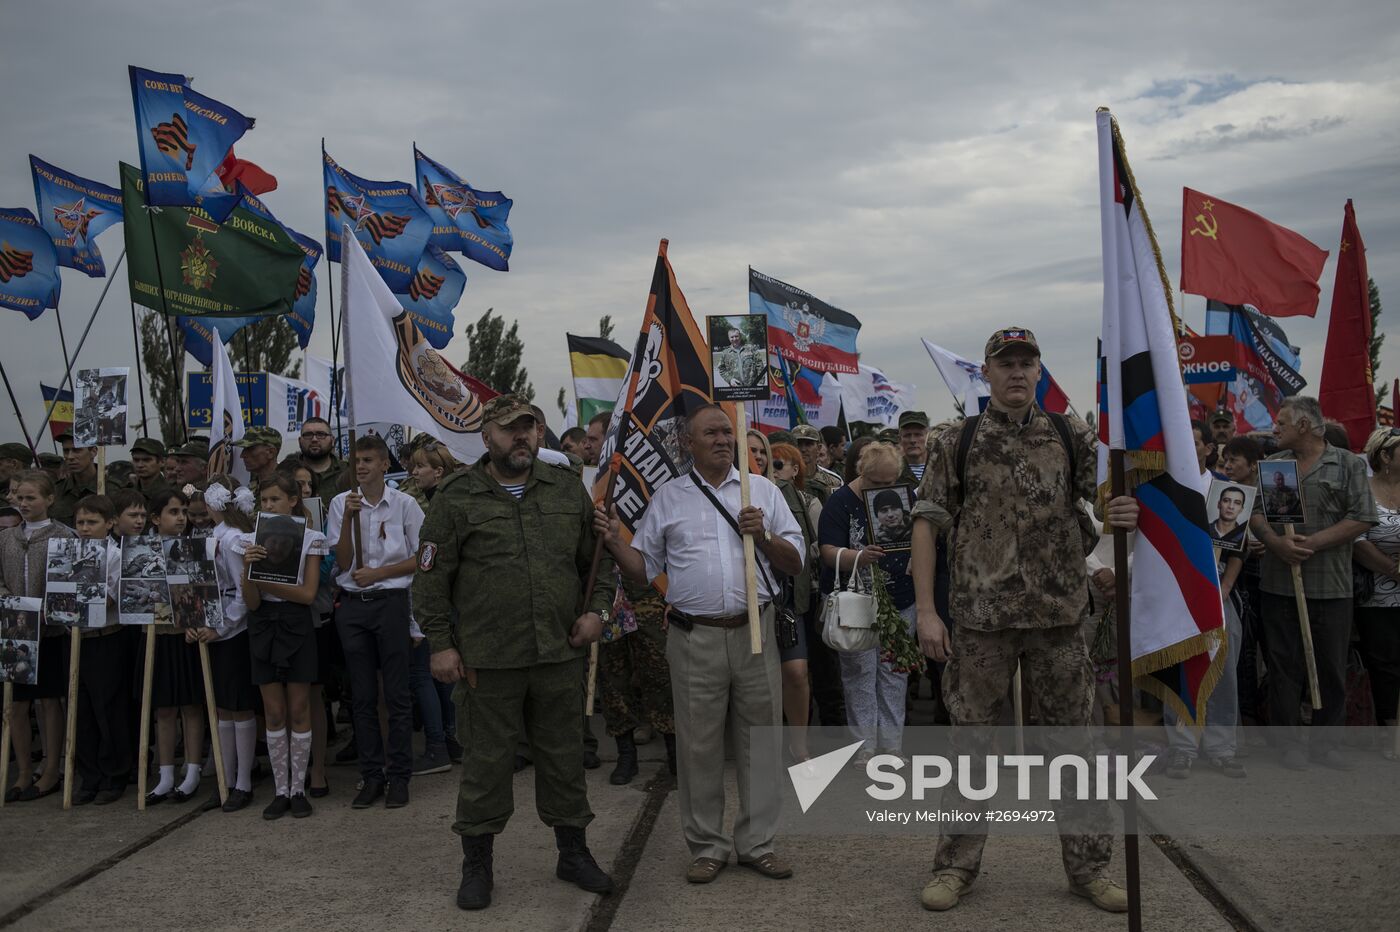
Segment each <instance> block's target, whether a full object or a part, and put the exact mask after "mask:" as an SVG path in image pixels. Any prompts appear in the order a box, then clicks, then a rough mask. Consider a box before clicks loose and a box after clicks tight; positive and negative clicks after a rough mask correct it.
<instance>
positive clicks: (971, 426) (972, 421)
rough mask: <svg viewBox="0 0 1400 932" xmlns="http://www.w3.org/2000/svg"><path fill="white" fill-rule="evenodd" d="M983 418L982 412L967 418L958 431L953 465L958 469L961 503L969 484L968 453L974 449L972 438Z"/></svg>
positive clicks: (959, 498)
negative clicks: (956, 449) (964, 490)
mask: <svg viewBox="0 0 1400 932" xmlns="http://www.w3.org/2000/svg"><path fill="white" fill-rule="evenodd" d="M981 419H982V415H980V414H974V415H973V416H972V417H969V418H965V419H964V420H963V424H962V428H961V429H960V430H959V431H958V452H957V454H956V455H955V456H954V458H953V466H954V467H955V468H956V470H957V472H956V475H957V477H958V502H959V503H961V502H962V497H963V489H964V488H965V487H966V486H967V454H968V452H969V451H971V449H972V438H973V437H975V436H976V435H977V422H978V421H980V420H981Z"/></svg>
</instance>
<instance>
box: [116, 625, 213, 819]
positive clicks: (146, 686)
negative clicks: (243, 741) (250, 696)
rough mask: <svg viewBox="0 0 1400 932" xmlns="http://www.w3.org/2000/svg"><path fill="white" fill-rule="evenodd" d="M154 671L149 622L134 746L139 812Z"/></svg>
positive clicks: (153, 630)
mask: <svg viewBox="0 0 1400 932" xmlns="http://www.w3.org/2000/svg"><path fill="white" fill-rule="evenodd" d="M155 673H156V626H155V624H149V625H147V626H146V658H145V661H144V663H143V664H142V668H141V740H140V743H139V744H138V745H137V747H136V758H137V760H136V808H137V810H138V811H140V812H145V811H146V783H147V776H148V774H149V771H150V765H151V682H152V681H153V680H154V679H155ZM215 727H216V728H217V727H218V725H217V723H215Z"/></svg>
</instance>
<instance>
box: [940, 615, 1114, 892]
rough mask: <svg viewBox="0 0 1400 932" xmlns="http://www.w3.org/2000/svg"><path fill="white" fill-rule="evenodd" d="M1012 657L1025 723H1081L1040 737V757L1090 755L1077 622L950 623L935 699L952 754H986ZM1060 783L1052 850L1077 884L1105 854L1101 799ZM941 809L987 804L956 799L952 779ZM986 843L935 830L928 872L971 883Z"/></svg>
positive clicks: (1088, 677) (1087, 680)
mask: <svg viewBox="0 0 1400 932" xmlns="http://www.w3.org/2000/svg"><path fill="white" fill-rule="evenodd" d="M1018 661H1019V662H1020V665H1021V679H1022V683H1023V685H1024V688H1025V689H1026V690H1027V692H1028V693H1029V695H1030V697H1031V703H1032V705H1031V717H1032V721H1033V722H1035V723H1036V724H1038V725H1045V726H1084V727H1082V728H1080V727H1072V728H1059V729H1055V730H1054V731H1053V732H1047V734H1049V735H1051V736H1052V737H1051V738H1050V739H1049V740H1048V741H1047V744H1051V745H1053V747H1046V748H1045V749H1044V753H1045V754H1046V756H1047V759H1049V758H1050V757H1051V756H1054V755H1059V754H1080V755H1085V756H1088V757H1090V758H1092V755H1093V753H1094V750H1093V748H1092V741H1091V737H1090V734H1089V729H1088V727H1087V726H1088V722H1089V716H1090V707H1091V705H1092V703H1093V698H1094V672H1093V666H1092V664H1091V662H1090V660H1089V652H1088V650H1087V649H1086V648H1085V646H1084V639H1083V637H1082V636H1081V634H1080V631H1079V626H1078V625H1065V626H1062V627H1057V628H1009V629H1007V630H1004V631H972V630H969V629H967V628H959V629H958V644H957V649H956V652H955V653H954V656H953V659H952V660H950V661H948V665H947V667H946V668H945V669H944V671H943V701H944V703H945V704H946V705H947V707H948V713H949V715H950V716H951V718H952V722H953V750H954V753H955V754H958V755H962V754H967V755H971V756H972V757H973V760H974V761H975V762H976V763H975V765H974V766H975V767H976V768H977V769H978V770H980V769H981V760H982V757H981V755H985V754H988V753H994V751H993V750H992V744H993V734H992V730H993V728H994V727H995V726H996V725H997V724H998V723H999V722H1000V721H1001V714H1002V706H1003V704H1004V703H1005V701H1006V697H1007V694H1008V692H1009V691H1010V688H1011V682H1012V679H1013V678H1014V676H1015V673H1016V664H1017V662H1018ZM1062 789H1063V791H1064V796H1065V798H1064V799H1063V800H1061V801H1060V802H1057V803H1053V804H1052V805H1054V807H1055V812H1056V815H1055V821H1056V823H1057V825H1058V826H1059V830H1060V853H1061V857H1062V859H1063V861H1064V867H1065V874H1066V875H1067V876H1068V877H1069V879H1070V882H1071V883H1074V884H1083V883H1087V882H1088V881H1090V880H1093V879H1094V878H1095V877H1098V876H1099V875H1101V874H1103V873H1104V871H1105V869H1106V868H1107V867H1108V862H1109V860H1110V859H1111V858H1112V857H1113V836H1112V835H1110V834H1108V832H1109V828H1110V825H1111V822H1110V817H1109V810H1108V803H1107V802H1096V801H1094V800H1092V799H1084V800H1080V799H1075V798H1074V792H1073V789H1074V787H1073V785H1072V781H1066V785H1064V786H1063V787H1062ZM943 808H944V809H960V810H962V811H964V812H977V813H982V812H985V811H986V809H987V804H986V802H977V801H972V800H968V799H966V798H964V797H963V796H962V794H961V793H959V792H958V791H957V788H956V785H953V786H951V787H950V788H949V790H947V791H945V793H944V795H943ZM986 843H987V836H986V834H985V833H981V834H957V835H955V834H948V833H943V834H940V835H939V837H938V852H937V854H936V855H935V856H934V865H933V872H934V873H936V874H937V873H951V874H957V875H958V876H960V877H962V878H963V879H964V880H966V881H968V882H971V881H972V880H973V879H974V878H976V876H977V872H978V870H979V869H980V868H981V866H982V848H983V846H984V845H986Z"/></svg>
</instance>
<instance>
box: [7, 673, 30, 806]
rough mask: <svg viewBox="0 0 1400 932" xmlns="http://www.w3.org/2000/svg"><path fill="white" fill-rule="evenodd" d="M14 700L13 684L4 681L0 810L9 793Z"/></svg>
mask: <svg viewBox="0 0 1400 932" xmlns="http://www.w3.org/2000/svg"><path fill="white" fill-rule="evenodd" d="M14 699H15V684H14V683H11V682H10V681H9V680H6V681H5V705H4V717H3V718H0V809H3V808H5V794H6V793H8V792H10V707H11V706H12V705H13V704H14ZM28 724H29V723H28V722H26V723H25V725H26V727H27V726H28Z"/></svg>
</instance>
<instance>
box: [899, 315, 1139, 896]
mask: <svg viewBox="0 0 1400 932" xmlns="http://www.w3.org/2000/svg"><path fill="white" fill-rule="evenodd" d="M1040 370H1041V367H1040V347H1039V345H1038V344H1037V343H1036V339H1035V336H1034V334H1032V333H1031V332H1030V331H1029V330H1026V329H1024V328H1009V329H1005V330H998V331H997V332H996V333H994V334H992V336H991V339H989V340H988V341H987V347H986V361H985V363H984V364H983V367H982V371H983V373H984V374H985V375H986V378H987V381H988V383H989V384H990V386H991V392H992V398H991V403H990V404H989V405H988V406H987V410H986V411H985V412H983V414H982V415H981V416H979V417H977V418H975V419H972V418H969V419H968V421H967V422H965V423H964V425H963V427H961V428H959V429H958V430H948V431H945V432H943V433H942V434H940V435H938V438H937V440H936V442H935V445H934V450H933V456H932V457H931V459H930V462H929V465H928V468H927V470H926V471H925V472H924V481H923V484H922V486H921V487H920V489H919V501H918V504H916V505H915V507H914V516H915V518H916V519H920V520H916V521H915V522H914V543H913V553H912V556H911V562H910V574H911V575H912V576H913V577H914V587H915V594H916V605H917V618H918V621H917V630H918V635H919V643H920V647H921V648H922V649H923V652H924V653H925V654H927V655H929V656H931V657H933V658H934V659H935V660H940V661H944V660H946V661H948V665H947V668H946V669H945V670H944V673H943V697H944V701H945V702H946V703H947V706H948V711H949V714H950V716H951V718H952V722H953V745H954V747H955V748H956V749H957V751H956V752H957V753H959V754H972V755H979V754H984V753H986V752H987V749H988V747H989V746H990V743H991V734H990V728H991V726H994V725H996V724H997V723H998V722H999V721H1000V718H1001V710H1002V704H1003V702H1004V701H1005V698H1006V695H1007V692H1008V689H1009V687H1010V685H1011V680H1012V677H1013V676H1014V674H1015V671H1016V667H1017V664H1018V663H1019V664H1020V667H1021V670H1022V675H1023V677H1024V678H1025V681H1026V684H1027V687H1028V689H1029V691H1030V694H1031V696H1032V697H1033V700H1034V703H1035V709H1036V718H1037V721H1038V723H1039V724H1042V725H1047V726H1059V727H1058V728H1057V730H1056V736H1057V737H1056V740H1055V741H1054V743H1056V744H1057V745H1063V747H1058V748H1057V752H1058V753H1071V754H1073V753H1078V754H1081V755H1082V754H1088V753H1089V747H1090V741H1089V734H1088V729H1087V727H1084V728H1081V727H1080V726H1087V725H1088V723H1089V716H1090V709H1091V704H1092V701H1093V694H1094V674H1093V669H1092V665H1091V663H1090V660H1089V655H1088V651H1087V649H1086V647H1085V645H1084V641H1083V638H1082V637H1081V636H1080V633H1079V625H1080V623H1081V622H1082V621H1083V620H1084V617H1085V615H1086V613H1087V612H1088V610H1089V602H1088V575H1087V570H1086V568H1085V564H1084V555H1085V553H1086V552H1087V550H1086V547H1085V543H1086V541H1085V539H1084V538H1083V536H1082V534H1081V530H1080V522H1079V515H1080V514H1081V512H1080V509H1079V500H1080V499H1088V500H1091V501H1092V500H1093V499H1094V497H1095V493H1096V491H1097V481H1096V457H1095V448H1094V437H1093V434H1092V432H1091V431H1090V430H1089V428H1088V426H1087V425H1085V424H1084V423H1083V422H1082V421H1080V420H1079V419H1078V418H1066V417H1064V416H1061V415H1050V414H1047V413H1046V412H1044V411H1042V410H1041V409H1040V407H1039V406H1038V405H1036V403H1035V386H1036V383H1037V382H1038V381H1039V380H1040ZM960 452H961V454H962V455H961V456H960ZM960 459H961V460H963V462H961V463H960V462H959V460H960ZM1137 512H1138V507H1137V502H1136V501H1135V500H1134V499H1132V498H1130V497H1127V496H1123V497H1119V498H1115V499H1113V500H1111V501H1110V502H1109V503H1108V508H1107V514H1106V523H1107V524H1109V525H1111V526H1114V527H1121V528H1125V529H1129V530H1131V529H1133V528H1135V527H1136V526H1137ZM955 525H956V527H957V533H956V534H955V535H954V536H953V538H952V539H953V541H954V544H953V553H952V557H951V559H950V560H949V561H948V562H949V564H950V570H951V588H952V598H951V605H950V611H951V613H952V615H953V617H954V618H956V619H957V624H958V640H957V650H956V651H955V652H954V651H952V650H951V649H950V643H949V638H948V630H947V626H946V625H945V624H944V621H943V619H941V618H940V617H939V615H938V612H937V610H936V608H935V602H934V578H935V577H934V562H935V557H936V551H937V542H936V535H937V534H938V533H941V532H945V531H948V530H949V529H950V528H953V527H954V526H955ZM950 655H951V659H950ZM1065 789H1066V790H1067V791H1069V790H1072V788H1071V787H1066V788H1065ZM1066 795H1067V796H1072V795H1073V794H1072V792H1067V793H1066ZM945 799H947V800H948V804H949V805H950V806H956V807H960V808H963V809H966V810H970V811H982V810H983V809H985V803H976V802H969V801H967V800H965V799H962V798H961V797H960V796H959V794H958V793H957V792H953V793H951V795H950V796H949V797H945ZM1106 805H1107V804H1106V803H1094V802H1092V801H1084V800H1074V799H1069V800H1067V801H1066V802H1063V803H1061V804H1059V806H1060V808H1059V809H1058V815H1057V821H1058V823H1059V828H1060V833H1061V834H1060V846H1061V852H1062V856H1063V860H1064V867H1065V873H1066V874H1067V875H1068V877H1069V881H1070V889H1071V891H1072V892H1074V893H1075V894H1077V895H1079V896H1083V897H1086V898H1087V899H1089V900H1091V901H1092V902H1093V903H1094V905H1096V906H1098V907H1100V908H1101V909H1105V910H1109V911H1111V912H1122V911H1124V910H1126V909H1127V908H1128V903H1127V895H1126V894H1125V892H1124V891H1123V889H1122V888H1121V887H1119V886H1117V885H1116V884H1114V883H1113V881H1111V880H1109V879H1108V878H1107V877H1105V876H1104V871H1105V870H1106V868H1107V867H1108V862H1109V860H1110V858H1111V857H1112V854H1113V839H1112V836H1111V835H1109V834H1108V827H1109V820H1108V812H1107V809H1106ZM986 840H987V836H986V835H985V833H983V834H948V833H944V834H942V835H940V837H939V840H938V850H937V854H936V855H935V858H934V867H933V870H934V878H933V880H931V881H930V882H929V883H928V885H927V886H925V887H924V891H923V895H922V896H921V901H922V902H923V905H924V906H925V907H926V908H928V909H933V910H945V909H951V908H952V907H954V906H956V905H957V903H958V899H959V897H960V896H961V895H962V894H963V893H964V892H965V891H966V890H967V888H968V887H969V886H970V885H971V884H972V882H973V881H974V880H975V879H976V878H977V873H978V870H979V869H980V867H981V863H982V848H983V846H984V845H985V844H986Z"/></svg>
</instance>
